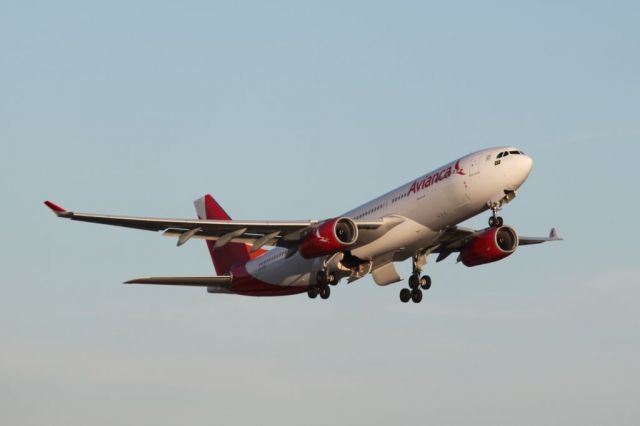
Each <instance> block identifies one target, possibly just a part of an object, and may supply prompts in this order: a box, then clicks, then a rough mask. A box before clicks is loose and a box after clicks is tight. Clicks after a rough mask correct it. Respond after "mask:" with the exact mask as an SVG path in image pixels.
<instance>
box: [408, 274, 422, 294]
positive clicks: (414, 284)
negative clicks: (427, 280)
mask: <svg viewBox="0 0 640 426" xmlns="http://www.w3.org/2000/svg"><path fill="white" fill-rule="evenodd" d="M419 285H420V280H419V279H418V275H417V274H413V275H411V276H410V277H409V288H411V289H412V290H413V289H414V288H418V286H419Z"/></svg>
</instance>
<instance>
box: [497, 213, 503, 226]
mask: <svg viewBox="0 0 640 426" xmlns="http://www.w3.org/2000/svg"><path fill="white" fill-rule="evenodd" d="M502 225H504V220H503V219H502V218H501V217H500V216H498V217H497V218H496V226H497V227H500V226H502Z"/></svg>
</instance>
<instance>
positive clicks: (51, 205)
mask: <svg viewBox="0 0 640 426" xmlns="http://www.w3.org/2000/svg"><path fill="white" fill-rule="evenodd" d="M44 204H45V205H46V206H47V207H49V208H50V209H51V211H53V212H54V213H55V214H56V215H57V216H61V215H62V214H64V213H67V211H66V210H65V209H63V208H62V207H60V206H59V205H57V204H56V203H52V202H51V201H45V202H44Z"/></svg>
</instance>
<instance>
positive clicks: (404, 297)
mask: <svg viewBox="0 0 640 426" xmlns="http://www.w3.org/2000/svg"><path fill="white" fill-rule="evenodd" d="M410 299H411V290H409V289H408V288H403V289H402V290H400V301H401V302H402V303H407V302H408V301H409V300H410Z"/></svg>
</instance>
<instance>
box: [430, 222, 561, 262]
mask: <svg viewBox="0 0 640 426" xmlns="http://www.w3.org/2000/svg"><path fill="white" fill-rule="evenodd" d="M482 231H483V230H475V229H471V228H463V227H458V226H454V227H452V228H449V229H448V230H447V231H445V232H444V233H443V234H442V235H441V236H440V238H438V240H436V242H435V243H434V244H432V245H431V246H430V247H428V248H427V249H425V252H426V253H427V254H428V253H438V258H437V259H436V262H441V261H443V260H444V259H446V258H447V257H448V256H449V255H450V254H451V253H455V252H459V251H460V250H462V248H463V247H464V246H465V245H466V244H467V243H468V242H469V241H471V240H472V239H473V238H474V237H475V236H476V235H478V234H479V233H480V232H482ZM549 241H562V238H560V236H559V235H558V231H557V230H556V228H551V232H549V236H548V237H524V236H518V245H519V246H526V245H531V244H541V243H545V242H549Z"/></svg>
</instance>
